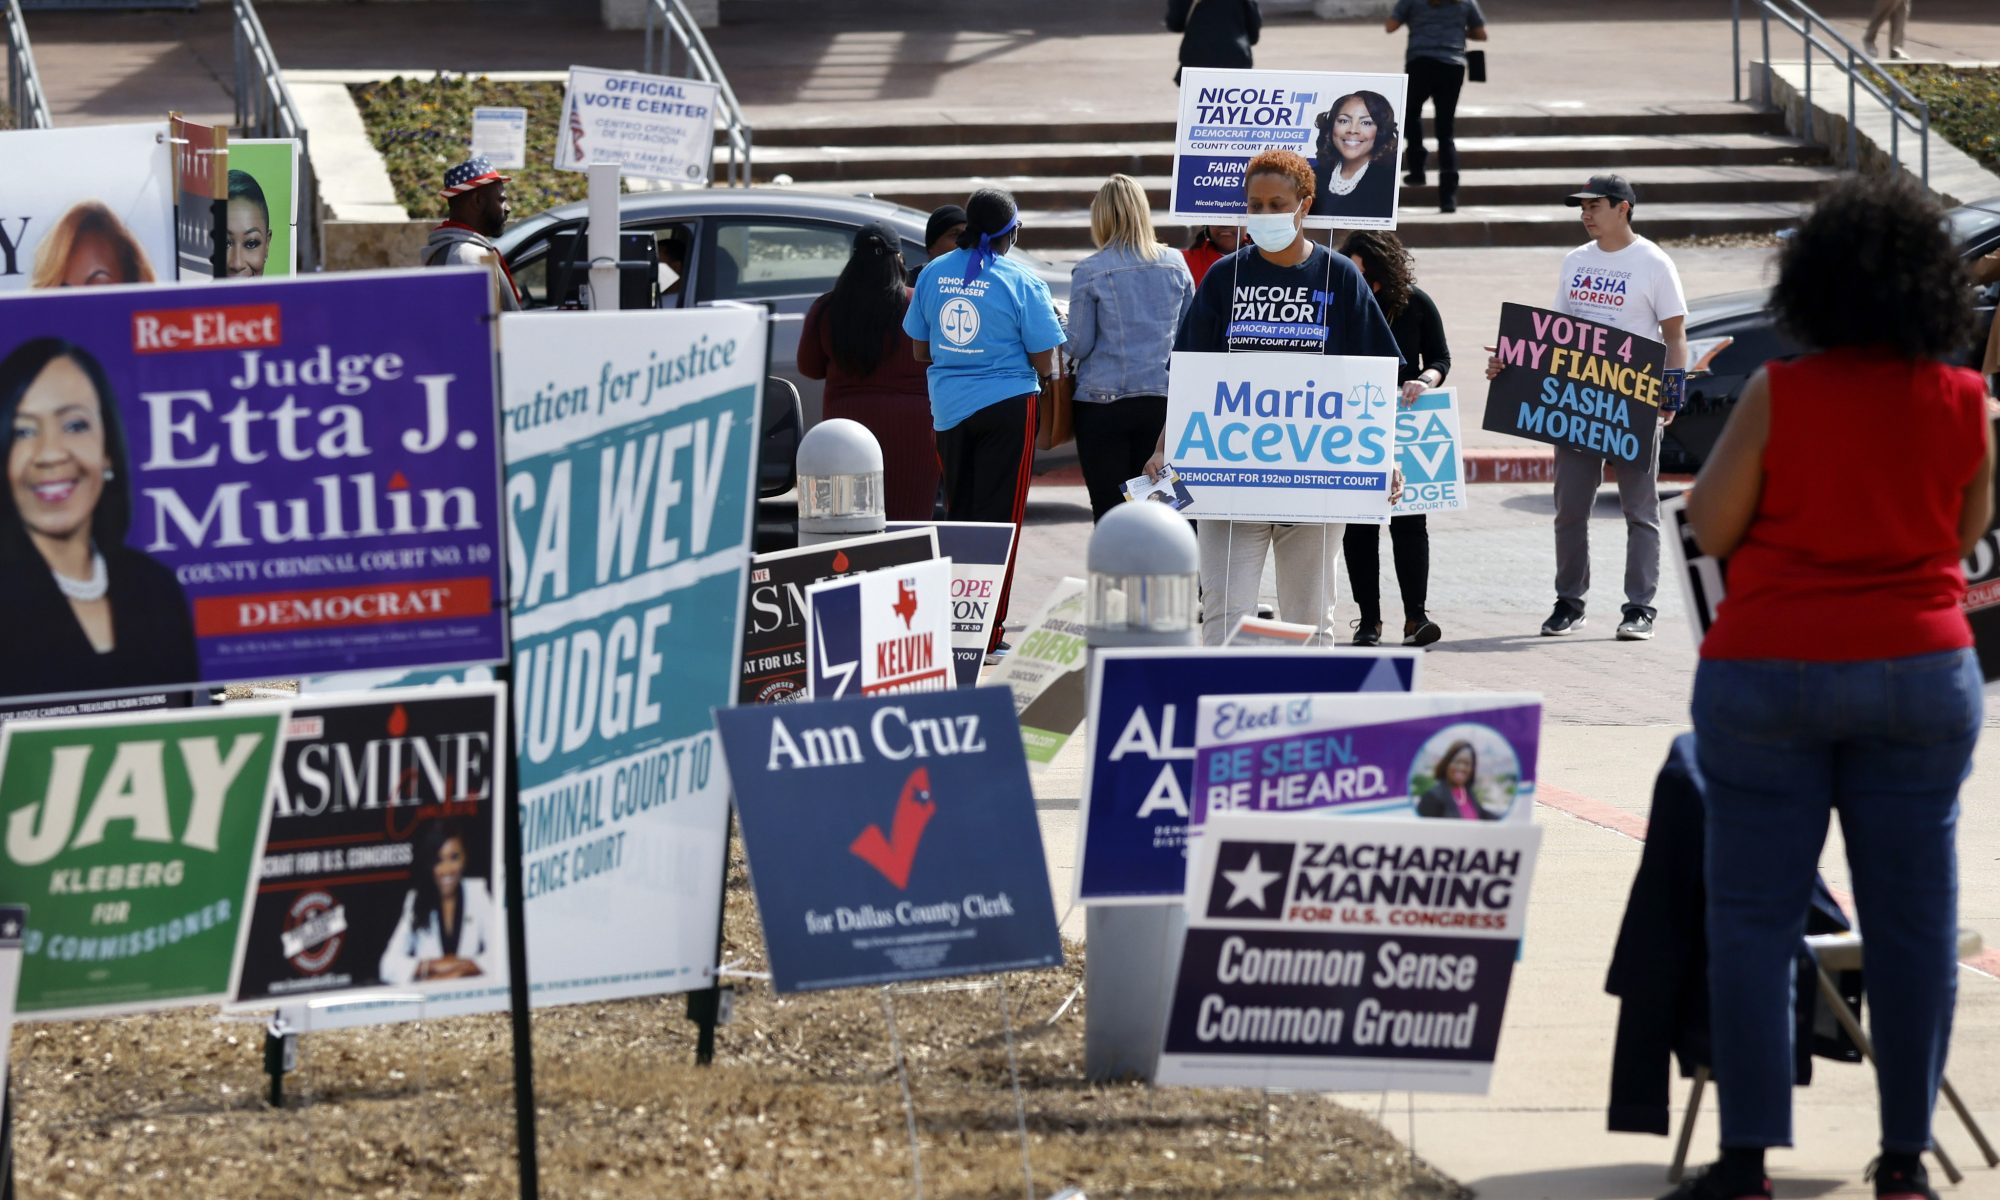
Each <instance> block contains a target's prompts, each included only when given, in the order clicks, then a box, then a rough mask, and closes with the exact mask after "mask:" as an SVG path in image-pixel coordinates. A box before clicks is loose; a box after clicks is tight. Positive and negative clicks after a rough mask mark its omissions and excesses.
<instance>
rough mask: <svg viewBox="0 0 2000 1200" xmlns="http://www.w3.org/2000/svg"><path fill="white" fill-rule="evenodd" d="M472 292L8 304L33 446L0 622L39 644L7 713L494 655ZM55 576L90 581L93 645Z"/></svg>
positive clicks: (245, 293)
mask: <svg viewBox="0 0 2000 1200" xmlns="http://www.w3.org/2000/svg"><path fill="white" fill-rule="evenodd" d="M489 292H490V288H488V287H487V286H486V284H485V280H484V276H483V275H481V273H479V272H477V271H472V270H465V271H448V270H438V271H424V272H415V271H406V272H399V273H381V274H373V273H356V274H352V275H327V276H315V277H312V278H309V279H300V280H291V281H281V282H275V283H245V282H235V283H225V284H208V285H202V286H190V287H183V288H177V289H163V288H80V289H70V290H64V291H59V292H42V293H30V294H28V295H23V296H9V297H0V330H4V331H5V332H4V334H0V380H5V381H9V382H8V388H9V389H11V388H12V386H13V385H14V384H16V383H18V384H19V386H20V387H21V390H20V391H19V392H18V393H13V392H12V391H11V390H9V392H8V394H18V395H19V396H20V399H19V401H18V403H17V404H15V406H14V408H13V410H12V411H11V412H9V413H8V414H7V417H8V419H9V420H10V421H11V422H12V429H13V430H14V445H15V447H16V449H17V453H18V452H19V451H20V449H21V448H22V447H23V446H27V447H30V448H31V452H30V454H29V460H28V461H27V462H26V463H25V464H24V466H23V468H22V469H23V470H24V471H25V473H26V474H25V478H24V479H22V480H21V481H19V482H17V483H16V485H15V488H14V495H15V496H16V500H15V501H14V502H13V503H7V504H4V505H0V510H4V511H0V627H5V628H8V629H12V630H25V629H33V630H36V631H37V636H35V637H33V638H19V639H16V640H15V642H14V643H13V645H11V646H10V647H9V651H8V653H7V654H6V655H4V656H0V697H19V698H23V699H25V698H30V697H38V696H48V695H58V694H62V695H80V694H103V693H107V692H119V691H140V690H146V689H158V688H164V687H172V686H187V685H192V684H196V683H207V684H217V683H223V682H229V681H240V680H256V679H293V678H298V677H299V676H301V675H305V674H311V673H317V672H326V671H336V670H369V669H380V668H388V667H407V666H432V665H441V664H458V663H475V662H476V663H489V662H497V661H500V660H501V659H504V658H505V657H506V648H505V643H504V639H503V629H502V621H501V613H500V609H499V604H498V601H499V593H500V553H501V550H500V547H501V535H500V503H499V471H500V459H499V454H500V445H499V436H498V428H497V424H496V411H495V407H494V403H493V382H494V381H493V353H492V344H493V339H492V334H491V325H490V314H489V310H490V308H491V305H492V301H491V298H490V296H489ZM31 533H32V534H33V535H34V536H33V537H32V538H31V537H30V534H31ZM72 551H73V553H72ZM93 555H94V556H95V557H94V558H93V557H92V556H93ZM79 563H86V564H89V565H88V567H87V568H86V567H80V566H79V565H78V564H79ZM98 572H101V573H102V574H101V576H100V575H98V574H97V573H98ZM58 575H61V576H62V577H63V578H64V579H68V580H74V581H75V582H77V583H81V584H83V585H84V586H85V587H86V588H92V587H93V586H101V588H102V591H101V593H100V594H102V595H103V596H104V597H105V598H106V599H107V601H108V603H109V605H110V607H111V617H112V622H111V623H112V627H113V632H114V634H115V637H114V638H113V645H112V646H111V648H110V649H109V650H101V648H100V647H97V646H95V645H94V644H93V642H92V640H91V637H90V636H89V635H87V634H86V633H85V631H84V629H83V627H82V626H81V625H80V624H78V621H77V618H76V616H75V614H74V613H73V612H72V611H71V607H70V604H69V601H68V599H67V597H66V596H65V595H64V594H63V593H62V592H61V591H60V590H59V589H58V578H57V577H58ZM86 576H89V577H88V578H87V577H86ZM93 579H94V580H95V581H96V582H95V584H93Z"/></svg>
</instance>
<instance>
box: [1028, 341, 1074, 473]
mask: <svg viewBox="0 0 2000 1200" xmlns="http://www.w3.org/2000/svg"><path fill="white" fill-rule="evenodd" d="M1074 437H1076V364H1075V363H1074V362H1073V361H1071V359H1070V357H1069V355H1067V354H1065V353H1063V350H1062V347H1060V346H1058V347H1056V370H1055V374H1053V375H1051V376H1049V377H1048V378H1047V379H1045V380H1043V381H1042V394H1041V396H1040V398H1039V399H1037V400H1036V401H1035V449H1037V450H1053V449H1055V448H1056V447H1057V446H1061V445H1064V444H1065V443H1067V442H1069V441H1070V440H1071V439H1073V438H1074Z"/></svg>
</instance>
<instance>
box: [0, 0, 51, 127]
mask: <svg viewBox="0 0 2000 1200" xmlns="http://www.w3.org/2000/svg"><path fill="white" fill-rule="evenodd" d="M5 11H6V17H7V107H8V108H9V109H10V110H11V111H12V112H13V114H14V124H15V127H16V128H19V129H54V128H55V125H56V123H55V122H54V121H53V120H51V119H50V118H49V99H48V97H47V96H46V95H44V94H43V93H42V76H41V72H39V71H37V70H36V69H35V50H34V47H32V46H30V45H29V44H28V25H27V22H25V21H23V20H22V19H21V5H20V0H7V8H6V10H5Z"/></svg>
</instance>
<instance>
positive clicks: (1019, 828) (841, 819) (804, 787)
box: [715, 687, 1062, 992]
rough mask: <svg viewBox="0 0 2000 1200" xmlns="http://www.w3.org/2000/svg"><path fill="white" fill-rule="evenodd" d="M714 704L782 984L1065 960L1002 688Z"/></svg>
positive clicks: (810, 985)
mask: <svg viewBox="0 0 2000 1200" xmlns="http://www.w3.org/2000/svg"><path fill="white" fill-rule="evenodd" d="M715 716H716V723H717V725H718V727H719V728H720V729H721V730H722V742H723V750H724V752H725V753H726V754H727V755H728V759H729V775H730V779H731V780H732V781H733V783H734V785H735V789H736V811H737V813H738V814H739V815H740V816H741V818H742V821H743V846H744V850H745V852H746V853H748V855H749V857H750V881H751V886H752V887H754V888H755V889H756V893H757V913H758V916H759V917H761V918H762V921H763V925H764V940H765V942H766V944H767V946H768V948H769V950H770V954H771V974H772V979H773V982H774V984H775V986H776V987H777V990H778V991H780V992H797V991H811V990H815V989H820V988H836V987H862V986H868V985H875V984H884V983H895V982H901V981H907V980H917V979H937V978H944V977H948V976H956V975H979V974H988V973H992V972H997V971H1016V970H1025V969H1030V968H1035V967H1053V966H1060V965H1061V964H1062V941H1061V939H1060V937H1059V936H1058V935H1057V933H1056V919H1055V905H1054V902H1053V900H1052V898H1051V897H1050V894H1049V875H1048V864H1047V863H1046V862H1045V861H1044V859H1043V857H1042V835H1041V827H1040V825H1039V824H1038V823H1037V822H1036V819H1035V800H1034V795H1033V792H1032V791H1031V790H1030V788H1029V784H1028V764H1027V760H1026V759H1025V758H1024V757H1023V756H1022V753H1021V739H1020V735H1019V734H1018V732H1017V731H1016V728H1015V725H1014V704H1013V701H1012V700H1011V699H1010V697H1009V696H1008V694H1007V692H1006V690H1005V689H1004V688H991V687H988V688H960V689H954V690H952V691H949V692H938V693H924V694H915V695H905V696H888V697H880V698H871V699H862V700H832V701H818V702H814V703H811V704H786V705H779V706H775V707H754V708H736V709H730V710H727V711H722V712H717V713H716V714H715Z"/></svg>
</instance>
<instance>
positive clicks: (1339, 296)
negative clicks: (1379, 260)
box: [1174, 243, 1403, 362]
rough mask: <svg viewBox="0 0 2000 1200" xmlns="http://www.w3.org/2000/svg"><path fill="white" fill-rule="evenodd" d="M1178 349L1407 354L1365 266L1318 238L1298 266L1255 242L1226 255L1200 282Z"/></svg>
mask: <svg viewBox="0 0 2000 1200" xmlns="http://www.w3.org/2000/svg"><path fill="white" fill-rule="evenodd" d="M1174 349H1176V350H1201V351H1207V352H1209V353H1222V352H1224V351H1231V352H1233V351H1240V350H1251V351H1266V352H1269V351H1276V352H1281V353H1292V354H1350V355H1356V356H1361V357H1368V358H1393V359H1395V360H1396V361H1398V362H1401V361H1402V358H1403V356H1402V354H1401V353H1400V352H1399V351H1398V350H1397V348H1396V335H1395V334H1394V333H1392V332H1390V330H1389V322H1388V320H1387V319H1386V318H1384V317H1383V316H1382V309H1381V306H1380V305H1378V304H1376V303H1375V294H1374V293H1373V292H1371V291H1369V290H1368V284H1367V283H1366V281H1364V280H1363V279H1362V278H1361V271H1360V269H1359V268H1357V267H1356V266H1355V265H1354V263H1353V262H1352V261H1350V260H1349V259H1348V258H1347V257H1346V256H1345V255H1340V254H1333V253H1329V252H1328V250H1327V248H1326V247H1325V246H1321V245H1319V244H1317V243H1315V244H1314V245H1313V248H1312V253H1311V254H1309V255H1307V256H1306V260H1305V261H1304V262H1302V263H1300V264H1299V265H1298V266H1296V267H1281V266H1278V265H1277V264H1276V263H1273V262H1271V261H1270V260H1269V259H1267V258H1265V257H1264V256H1263V255H1262V254H1259V253H1258V252H1257V247H1255V246H1254V245H1245V246H1244V247H1243V248H1242V249H1240V250H1238V251H1237V252H1236V253H1234V254H1232V255H1229V256H1228V257H1227V258H1224V259H1221V260H1219V261H1218V262H1217V263H1216V264H1215V265H1214V266H1212V267H1210V268H1209V269H1208V274H1207V275H1204V276H1203V277H1202V280H1201V286H1200V287H1198V288H1196V289H1195V293H1194V303H1193V304H1192V305H1190V306H1189V308H1188V313H1187V316H1186V318H1185V319H1183V320H1182V321H1181V328H1180V335H1179V336H1178V337H1177V338H1176V339H1175V340H1174Z"/></svg>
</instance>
